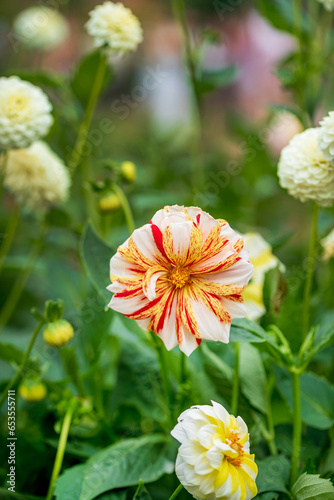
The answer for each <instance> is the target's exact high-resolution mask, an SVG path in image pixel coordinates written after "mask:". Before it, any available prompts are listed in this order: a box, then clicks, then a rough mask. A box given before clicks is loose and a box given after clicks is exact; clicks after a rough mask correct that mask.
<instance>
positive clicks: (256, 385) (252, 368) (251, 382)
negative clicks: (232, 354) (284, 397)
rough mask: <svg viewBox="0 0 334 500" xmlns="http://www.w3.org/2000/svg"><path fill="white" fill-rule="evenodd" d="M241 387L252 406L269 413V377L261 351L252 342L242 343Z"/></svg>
mask: <svg viewBox="0 0 334 500" xmlns="http://www.w3.org/2000/svg"><path fill="white" fill-rule="evenodd" d="M239 367H240V368H239V370H240V382H241V389H242V392H243V393H244V395H245V396H246V398H247V399H248V401H249V402H250V404H251V405H252V406H254V407H255V408H257V409H258V410H260V411H261V412H262V413H268V401H267V397H266V394H267V377H266V372H265V369H264V366H263V362H262V358H261V355H260V353H259V351H258V350H257V349H256V348H255V347H253V346H252V345H251V344H240V364H239Z"/></svg>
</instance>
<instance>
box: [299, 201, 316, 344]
mask: <svg viewBox="0 0 334 500" xmlns="http://www.w3.org/2000/svg"><path fill="white" fill-rule="evenodd" d="M318 214H319V207H318V205H317V204H316V203H314V204H313V217H312V230H311V240H310V249H309V258H308V263H307V274H306V284H305V289H304V300H303V336H304V338H305V337H306V335H307V333H308V330H309V326H310V302H311V290H312V283H313V276H314V270H315V262H316V256H315V250H316V249H315V247H316V243H317V231H318Z"/></svg>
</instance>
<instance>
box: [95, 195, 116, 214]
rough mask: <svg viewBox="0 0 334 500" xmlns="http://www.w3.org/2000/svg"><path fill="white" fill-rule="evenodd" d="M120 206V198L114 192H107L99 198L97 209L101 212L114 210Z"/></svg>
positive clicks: (106, 212) (107, 212) (105, 212)
mask: <svg viewBox="0 0 334 500" xmlns="http://www.w3.org/2000/svg"><path fill="white" fill-rule="evenodd" d="M120 207H121V200H120V199H119V197H118V196H117V194H115V193H109V194H107V195H106V196H104V197H103V198H101V199H100V200H99V210H100V212H101V213H102V214H109V213H112V212H116V211H117V210H118V209H119V208H120Z"/></svg>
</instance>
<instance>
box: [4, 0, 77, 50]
mask: <svg viewBox="0 0 334 500" xmlns="http://www.w3.org/2000/svg"><path fill="white" fill-rule="evenodd" d="M13 32H14V35H15V36H16V38H17V40H18V41H19V42H20V43H22V45H24V46H25V47H27V48H28V49H39V50H43V51H47V50H52V49H54V48H56V47H57V46H58V45H60V44H61V43H63V42H64V40H65V39H66V38H67V36H68V34H69V25H68V22H67V20H66V18H65V17H64V16H63V15H62V14H60V13H59V12H58V11H57V10H55V9H51V8H50V7H45V6H43V5H39V6H35V7H28V8H27V9H24V10H23V11H22V12H20V13H19V14H18V15H17V16H16V18H15V20H14V24H13Z"/></svg>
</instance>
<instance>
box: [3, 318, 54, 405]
mask: <svg viewBox="0 0 334 500" xmlns="http://www.w3.org/2000/svg"><path fill="white" fill-rule="evenodd" d="M43 324H44V321H40V322H39V323H38V325H37V327H36V328H35V330H34V333H33V334H32V337H31V339H30V342H29V345H28V349H27V351H26V353H25V355H24V356H23V358H22V361H21V364H20V366H19V368H18V370H17V372H16V373H15V375H14V377H13V378H12V379H11V380H10V381H9V382H8V384H7V386H6V388H5V390H4V392H3V394H2V396H1V399H0V408H1V406H2V405H3V403H4V401H5V399H6V398H7V394H8V391H10V390H11V388H12V387H14V386H15V385H16V384H17V382H18V381H19V379H20V377H21V374H22V371H23V369H24V367H25V365H26V364H27V362H28V360H29V356H30V353H31V350H32V348H33V346H34V343H35V340H36V338H37V335H38V334H39V332H40V330H41V328H42V326H43Z"/></svg>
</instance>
